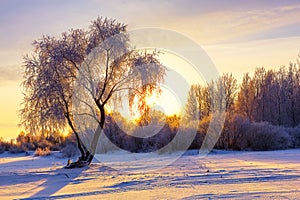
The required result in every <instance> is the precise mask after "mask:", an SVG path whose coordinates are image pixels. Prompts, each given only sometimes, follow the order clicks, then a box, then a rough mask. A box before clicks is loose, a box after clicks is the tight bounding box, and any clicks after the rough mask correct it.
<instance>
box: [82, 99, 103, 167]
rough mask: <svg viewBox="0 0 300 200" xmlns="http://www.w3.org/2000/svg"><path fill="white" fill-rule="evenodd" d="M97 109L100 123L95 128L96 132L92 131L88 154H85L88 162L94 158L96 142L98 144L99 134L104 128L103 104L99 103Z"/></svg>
mask: <svg viewBox="0 0 300 200" xmlns="http://www.w3.org/2000/svg"><path fill="white" fill-rule="evenodd" d="M99 110H100V115H101V118H100V123H99V125H98V127H97V129H96V132H95V133H94V137H93V140H92V144H91V146H90V149H89V150H90V153H89V155H88V156H87V159H86V161H87V162H88V164H90V163H91V162H92V160H93V158H94V155H95V153H96V150H97V144H98V141H99V138H100V134H101V132H102V130H103V128H104V122H105V110H104V106H103V105H100V106H99Z"/></svg>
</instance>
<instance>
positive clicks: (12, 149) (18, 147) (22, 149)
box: [8, 144, 27, 153]
mask: <svg viewBox="0 0 300 200" xmlns="http://www.w3.org/2000/svg"><path fill="white" fill-rule="evenodd" d="M8 151H9V152H10V153H23V152H26V151H27V149H26V148H25V147H24V146H22V145H20V144H12V145H11V146H10V147H9V149H8Z"/></svg>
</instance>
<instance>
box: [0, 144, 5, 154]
mask: <svg viewBox="0 0 300 200" xmlns="http://www.w3.org/2000/svg"><path fill="white" fill-rule="evenodd" d="M4 151H5V147H4V146H2V145H1V144H0V153H3V152H4Z"/></svg>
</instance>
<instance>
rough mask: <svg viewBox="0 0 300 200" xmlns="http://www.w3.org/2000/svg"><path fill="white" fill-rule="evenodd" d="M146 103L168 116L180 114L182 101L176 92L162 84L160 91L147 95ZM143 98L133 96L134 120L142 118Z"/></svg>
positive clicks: (150, 107) (132, 113) (132, 111)
mask: <svg viewBox="0 0 300 200" xmlns="http://www.w3.org/2000/svg"><path fill="white" fill-rule="evenodd" d="M145 104H146V106H147V107H148V108H149V109H155V110H159V111H161V112H163V113H164V114H165V115H166V116H171V115H180V113H181V107H182V106H181V103H180V101H179V100H178V98H177V96H176V95H175V94H174V92H172V91H170V89H169V88H167V87H165V86H161V87H160V90H159V91H155V90H154V91H152V92H151V93H150V92H149V93H147V94H146V95H145ZM140 106H141V100H140V98H139V96H135V97H134V98H133V103H132V105H131V116H130V118H131V119H132V120H134V121H135V120H138V119H140V117H141V115H142V113H141V111H140Z"/></svg>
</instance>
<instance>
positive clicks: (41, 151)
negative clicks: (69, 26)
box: [34, 147, 51, 156]
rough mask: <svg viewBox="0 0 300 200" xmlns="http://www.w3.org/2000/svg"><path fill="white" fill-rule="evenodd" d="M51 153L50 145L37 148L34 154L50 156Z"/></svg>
mask: <svg viewBox="0 0 300 200" xmlns="http://www.w3.org/2000/svg"><path fill="white" fill-rule="evenodd" d="M49 155H51V151H50V149H49V147H45V148H40V147H39V148H37V149H36V150H35V152H34V156H49Z"/></svg>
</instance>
